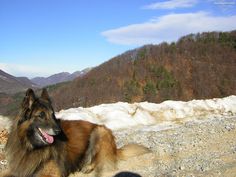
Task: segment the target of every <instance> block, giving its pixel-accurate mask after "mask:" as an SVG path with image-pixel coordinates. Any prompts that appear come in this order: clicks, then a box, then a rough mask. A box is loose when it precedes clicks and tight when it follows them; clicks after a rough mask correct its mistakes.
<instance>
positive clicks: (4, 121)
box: [0, 115, 11, 131]
mask: <svg viewBox="0 0 236 177" xmlns="http://www.w3.org/2000/svg"><path fill="white" fill-rule="evenodd" d="M10 126H11V122H10V120H9V118H8V117H5V116H1V115H0V131H2V130H3V129H9V128H10Z"/></svg>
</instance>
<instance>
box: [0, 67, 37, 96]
mask: <svg viewBox="0 0 236 177" xmlns="http://www.w3.org/2000/svg"><path fill="white" fill-rule="evenodd" d="M29 87H30V88H36V87H37V85H36V84H34V83H32V82H31V81H30V80H29V79H28V78H27V77H14V76H12V75H10V74H8V73H6V72H4V71H2V70H0V93H7V94H14V93H16V92H20V91H24V90H26V89H27V88H29Z"/></svg>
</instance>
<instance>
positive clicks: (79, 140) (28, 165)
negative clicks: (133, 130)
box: [2, 90, 148, 177]
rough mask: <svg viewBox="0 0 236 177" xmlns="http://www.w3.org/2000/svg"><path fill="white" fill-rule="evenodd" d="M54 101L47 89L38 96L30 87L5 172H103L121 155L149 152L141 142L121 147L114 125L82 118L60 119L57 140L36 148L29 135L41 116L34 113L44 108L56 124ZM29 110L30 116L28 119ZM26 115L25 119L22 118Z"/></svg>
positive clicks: (22, 176) (14, 175)
mask: <svg viewBox="0 0 236 177" xmlns="http://www.w3.org/2000/svg"><path fill="white" fill-rule="evenodd" d="M27 94H28V95H27ZM45 95H46V96H45ZM31 97H32V98H31ZM45 100H47V102H46V101H45ZM34 101H35V102H36V101H38V103H37V104H36V103H34ZM42 105H43V106H42ZM50 105H51V102H50V101H49V97H48V95H47V93H46V91H45V90H44V91H43V93H42V96H41V98H39V100H36V98H35V97H34V94H32V90H30V91H27V93H26V97H25V99H24V101H23V106H22V109H21V111H20V114H19V116H18V118H17V120H16V121H15V122H14V124H13V126H12V130H11V132H10V135H9V138H8V142H7V145H6V155H7V159H8V163H9V172H8V173H5V174H4V175H3V174H2V176H4V177H7V176H11V177H31V176H32V175H34V176H35V177H47V176H62V177H64V176H68V175H69V174H70V173H73V172H75V171H81V172H83V173H89V172H91V171H93V170H94V169H95V170H96V172H98V173H100V172H101V171H102V169H104V168H109V169H110V168H114V166H115V164H116V162H117V160H119V159H125V158H127V157H130V156H136V155H139V154H143V153H146V152H148V149H147V148H145V147H143V146H139V145H127V146H124V147H123V148H121V149H117V147H116V144H115V138H114V136H113V135H112V132H111V130H110V129H108V128H106V127H105V126H102V125H96V124H93V123H90V122H86V121H82V120H81V121H60V122H59V123H58V124H59V126H60V128H61V133H60V134H58V135H55V137H54V138H55V141H54V142H53V144H50V145H47V146H43V147H41V146H40V147H37V148H35V147H34V146H33V145H32V143H31V141H30V140H29V138H28V137H29V136H30V135H29V129H30V126H32V124H34V123H35V122H36V121H37V119H38V118H34V117H33V116H32V115H37V114H38V112H40V111H41V112H42V111H44V112H46V113H45V116H46V117H45V120H46V121H47V122H48V124H50V125H52V126H55V125H54V124H55V122H54V121H55V120H54V121H52V120H51V118H52V117H51V116H54V112H53V109H52V107H51V106H50ZM26 107H28V108H26ZM26 110H27V111H26ZM29 111H31V113H29ZM27 114H29V115H30V116H29V117H28V118H27V119H26V118H25V117H27ZM22 116H23V118H24V120H21V119H22ZM31 116H32V117H31ZM52 172H53V173H52Z"/></svg>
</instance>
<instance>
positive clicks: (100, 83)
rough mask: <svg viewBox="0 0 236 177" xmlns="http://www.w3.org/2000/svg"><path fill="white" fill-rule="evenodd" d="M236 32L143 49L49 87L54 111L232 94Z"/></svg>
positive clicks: (191, 37)
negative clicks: (65, 82)
mask: <svg viewBox="0 0 236 177" xmlns="http://www.w3.org/2000/svg"><path fill="white" fill-rule="evenodd" d="M235 76H236V31H232V32H224V33H223V32H211V33H201V34H190V35H188V36H185V37H182V38H181V39H179V40H178V41H177V42H176V43H174V42H173V43H171V44H168V43H162V44H159V45H146V46H143V47H141V48H138V49H134V50H131V51H128V52H126V53H124V54H121V55H119V56H116V57H114V58H112V59H111V60H109V61H107V62H105V63H103V64H101V65H100V66H97V67H96V68H94V69H93V70H91V71H90V72H89V73H88V74H87V75H85V76H84V77H82V78H78V79H76V80H74V81H73V82H69V83H67V84H63V85H60V86H52V87H50V88H49V91H50V94H51V95H52V97H53V100H54V103H55V107H56V109H57V110H60V109H65V108H69V107H78V106H83V107H87V106H92V105H96V104H101V103H111V102H117V101H127V102H140V101H150V102H161V101H164V100H167V99H172V100H191V99H202V98H213V97H224V96H228V95H232V94H236V78H235Z"/></svg>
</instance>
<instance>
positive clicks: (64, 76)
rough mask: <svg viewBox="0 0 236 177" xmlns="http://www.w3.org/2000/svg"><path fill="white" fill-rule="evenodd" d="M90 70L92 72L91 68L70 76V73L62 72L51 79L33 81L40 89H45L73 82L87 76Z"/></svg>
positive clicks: (37, 78)
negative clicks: (77, 78)
mask: <svg viewBox="0 0 236 177" xmlns="http://www.w3.org/2000/svg"><path fill="white" fill-rule="evenodd" d="M90 70H91V68H86V69H84V70H82V71H76V72H74V73H72V74H70V73H68V72H61V73H57V74H54V75H51V76H49V77H35V78H33V79H31V81H32V82H33V83H35V84H37V85H39V86H40V87H45V86H48V85H53V84H57V83H61V82H66V81H71V80H73V79H75V78H76V77H81V76H83V75H85V74H86V73H87V72H89V71H90Z"/></svg>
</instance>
